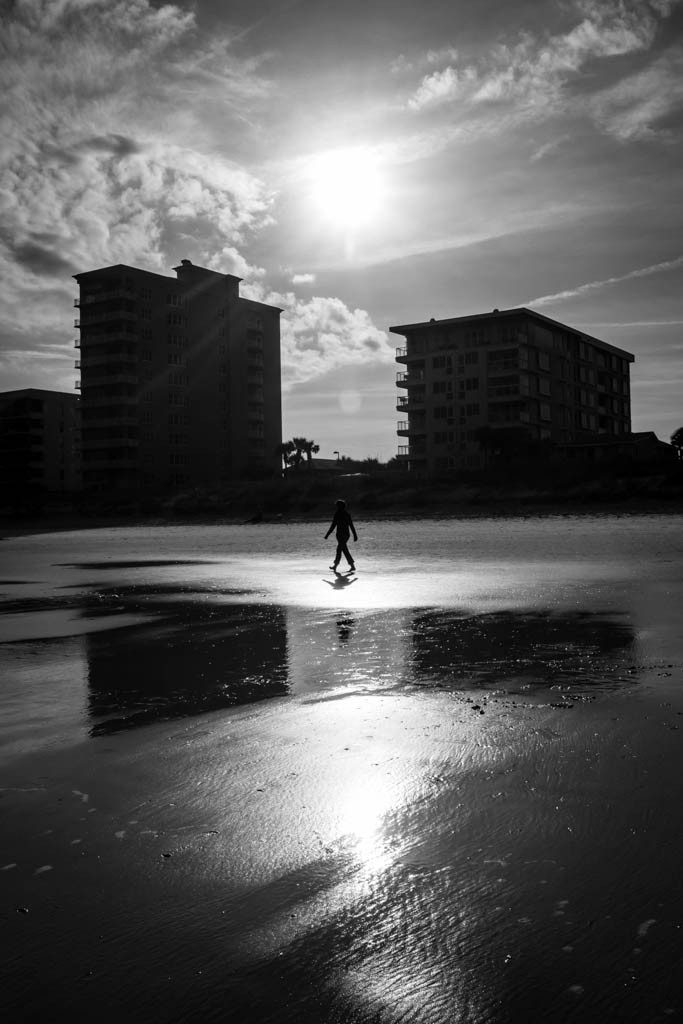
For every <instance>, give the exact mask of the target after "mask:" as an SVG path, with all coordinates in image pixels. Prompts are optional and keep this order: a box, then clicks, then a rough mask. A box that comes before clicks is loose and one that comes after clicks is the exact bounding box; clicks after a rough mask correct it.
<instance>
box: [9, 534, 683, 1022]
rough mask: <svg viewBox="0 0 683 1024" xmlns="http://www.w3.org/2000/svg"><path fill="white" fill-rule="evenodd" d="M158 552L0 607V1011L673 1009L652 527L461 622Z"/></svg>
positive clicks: (476, 603) (325, 583) (682, 736)
mask: <svg viewBox="0 0 683 1024" xmlns="http://www.w3.org/2000/svg"><path fill="white" fill-rule="evenodd" d="M672 555H674V556H675V557H673V558H672V557H671V556H672ZM643 557H644V556H643ZM648 557H650V556H648ZM653 557H654V556H653ZM22 559H25V561H24V562H23V563H22V564H24V567H25V569H26V570H27V571H26V573H25V577H30V578H31V579H33V580H35V579H37V578H38V576H37V575H36V563H35V562H33V563H32V562H31V560H30V558H29V557H28V555H26V554H22ZM169 561H170V560H165V559H164V557H163V552H162V553H161V554H160V557H159V558H158V559H157V561H156V566H155V565H154V562H153V560H152V558H151V557H150V559H149V560H148V563H147V567H146V568H144V571H143V574H142V575H140V573H139V563H135V565H134V564H133V563H134V560H131V561H130V562H129V563H126V565H125V566H124V568H120V567H119V568H116V567H115V565H114V563H112V562H111V561H110V563H109V569H110V571H109V574H108V575H107V572H105V571H103V570H102V568H101V566H100V568H99V569H98V568H97V564H96V563H95V562H94V561H91V563H90V564H89V565H88V566H87V567H85V568H84V567H83V566H81V567H80V569H79V570H78V573H80V575H76V576H74V575H73V573H74V570H68V571H67V570H65V569H62V570H59V572H58V573H57V575H55V574H54V573H55V572H56V570H54V565H55V564H56V563H55V562H54V561H49V562H48V561H47V560H46V561H45V562H44V566H43V568H44V569H45V573H44V578H46V577H49V578H50V587H49V588H47V590H46V592H45V593H46V597H45V599H44V600H43V603H42V605H41V603H40V600H39V599H38V598H37V597H36V596H35V592H34V591H31V590H30V587H29V590H28V591H22V593H24V594H25V595H26V594H28V596H25V597H24V598H23V599H20V598H18V597H17V596H16V594H17V593H18V591H16V590H14V591H12V593H13V594H14V595H15V596H14V597H9V596H8V594H9V590H8V591H6V595H5V596H6V600H7V602H8V604H7V608H8V609H10V613H9V614H8V615H7V616H6V618H5V626H4V628H5V629H6V630H9V632H10V634H11V630H14V637H15V639H14V641H11V637H10V642H6V643H5V644H2V645H0V663H1V664H2V667H3V669H4V671H3V677H4V683H3V687H4V689H3V697H2V699H3V710H4V712H5V719H4V721H5V726H4V727H3V733H2V736H3V740H4V745H3V759H2V763H1V765H2V791H1V792H0V813H1V814H2V823H3V829H2V838H1V840H0V898H1V900H2V902H1V904H0V912H1V920H2V930H3V941H4V953H3V965H4V976H5V978H4V981H3V990H2V991H3V1005H4V1019H7V1020H11V1021H15V1020H16V1021H19V1020H22V1021H23V1020H49V1019H53V1018H55V1019H57V1018H58V1017H59V1016H60V1015H62V1016H64V1017H65V1018H69V1017H70V1018H71V1019H72V1020H81V1019H83V1020H85V1019H88V1020H90V1019H92V1018H95V1019H96V1020H101V1021H109V1020H111V1021H114V1020H116V1021H264V1022H267V1021H268V1022H270V1021H272V1022H289V1021H297V1022H299V1021H301V1022H316V1021H320V1022H323V1021H330V1022H339V1024H342V1022H344V1024H345V1022H358V1024H366V1022H367V1024H369V1022H382V1024H384V1022H386V1024H394V1022H398V1021H407V1022H413V1021H414V1022H430V1024H431V1022H438V1024H440V1022H484V1021H495V1022H498V1021H500V1022H508V1021H509V1022H517V1021H525V1022H526V1021H546V1020H547V1021H577V1022H579V1021H580V1022H584V1021H587V1022H593V1021H595V1022H602V1021H633V1022H636V1021H637V1022H648V1024H649V1022H656V1021H666V1020H676V1019H681V1018H682V1017H683V998H682V992H683V976H682V975H681V970H680V968H681V950H682V949H683V943H682V941H681V940H682V934H681V931H682V926H683V892H682V883H681V865H682V864H683V820H682V819H681V814H680V808H681V806H682V801H683V771H682V768H683V745H682V744H683V690H682V689H681V684H682V683H683V668H682V665H683V638H682V637H681V628H680V613H679V612H680V607H681V606H683V602H681V600H680V599H681V597H683V580H682V579H681V572H680V562H679V561H678V552H677V551H673V550H672V545H671V538H670V537H669V538H668V542H667V543H666V544H664V545H663V546H662V555H661V558H660V559H659V561H657V559H656V558H655V559H654V561H653V562H652V563H651V568H652V571H651V573H650V574H649V575H648V574H647V573H644V572H643V571H642V565H641V566H640V568H639V571H638V573H633V574H631V575H629V574H628V573H626V572H622V573H621V574H615V572H614V569H613V567H612V568H609V567H607V568H605V569H604V572H601V571H599V570H598V569H596V566H595V563H592V565H591V569H590V572H588V569H586V572H583V573H582V572H578V571H577V572H575V573H574V574H573V575H572V573H571V572H570V571H569V570H567V569H562V568H561V565H560V562H557V561H556V562H555V563H554V566H553V562H552V557H547V558H546V564H548V565H551V566H553V572H550V573H549V574H548V575H547V576H544V574H543V572H541V570H540V569H539V568H538V567H536V569H535V570H534V572H531V571H530V570H527V575H529V576H530V578H531V579H532V583H531V584H530V585H529V586H527V587H526V589H525V588H524V587H523V586H522V585H521V584H520V583H519V580H518V581H517V583H516V584H515V583H514V581H512V577H511V576H510V575H508V576H505V575H503V576H500V574H499V577H498V582H497V584H495V585H494V582H493V576H492V575H489V577H488V581H486V580H484V582H483V583H482V580H481V577H482V575H485V573H483V570H482V572H481V573H480V574H479V578H478V581H477V584H476V586H475V583H474V582H473V581H474V578H475V577H474V575H472V576H471V577H470V578H469V583H468V582H467V579H466V574H465V573H463V575H462V578H461V580H460V585H461V588H462V590H463V592H464V591H465V590H466V589H467V587H468V586H469V587H470V591H469V593H468V594H467V595H466V599H465V598H463V601H464V604H463V606H462V607H457V606H456V604H455V603H454V599H453V598H452V597H449V598H448V600H445V597H446V596H447V595H446V594H445V589H444V588H445V583H444V577H441V576H439V566H438V564H437V563H434V564H432V565H431V567H430V571H429V572H428V573H427V576H428V577H430V578H431V579H432V583H431V584H429V583H426V582H425V580H424V579H422V582H420V578H421V577H420V574H422V575H424V567H420V565H417V566H413V568H412V569H411V570H410V572H409V571H408V570H407V569H405V566H404V567H403V570H402V571H401V573H398V572H397V573H396V575H395V578H394V583H393V594H394V598H395V600H394V602H393V604H394V605H395V606H394V607H382V606H380V604H379V603H378V601H377V600H366V601H365V606H364V599H363V597H362V595H363V593H365V594H366V595H368V594H372V593H374V594H375V596H376V595H377V594H378V593H379V592H380V591H381V586H380V582H378V581H380V577H381V571H382V570H381V569H380V568H379V567H378V566H376V565H373V564H367V566H366V573H367V579H366V584H367V586H366V590H365V591H364V590H363V578H362V576H359V579H358V581H357V582H356V583H354V584H351V583H350V582H348V583H342V584H341V585H338V583H337V581H336V580H335V578H334V577H332V576H331V574H329V573H328V574H327V576H325V578H324V580H323V579H322V577H321V575H318V576H317V577H316V578H317V579H318V581H319V582H320V589H319V594H320V595H324V596H320V597H319V599H318V600H317V601H307V602H306V604H305V605H302V606H297V605H296V604H295V603H292V602H289V603H287V602H284V598H283V594H284V593H285V591H286V592H287V593H289V592H290V589H288V588H291V586H292V584H291V579H292V576H296V574H297V572H298V571H299V570H300V569H301V564H300V562H297V561H296V559H293V560H292V562H291V564H290V575H289V576H286V574H284V573H282V574H281V566H280V568H278V582H277V585H275V584H273V585H272V587H271V589H270V590H268V589H267V588H266V589H263V588H264V587H265V584H264V582H263V580H264V577H263V576H262V575H259V573H258V572H256V570H254V572H253V573H252V580H251V582H252V588H251V590H250V593H249V594H247V593H246V591H247V590H249V589H250V588H249V587H247V586H246V583H247V582H248V580H247V576H248V572H247V570H245V568H244V566H243V565H241V563H240V564H239V565H238V564H237V563H235V566H233V569H234V571H233V572H232V573H231V574H229V575H230V576H231V579H232V584H233V585H232V588H229V587H227V586H226V585H225V577H222V583H221V586H220V587H217V584H216V581H217V575H216V574H217V573H218V570H217V569H216V567H215V566H211V565H209V566H208V567H205V568H204V569H201V570H200V568H199V566H200V564H201V563H200V560H199V559H198V560H197V562H196V563H195V567H194V568H193V570H192V571H193V572H195V573H199V572H200V571H201V572H202V573H204V576H203V577H202V579H203V584H202V586H200V585H199V583H198V581H197V579H196V578H194V577H193V582H192V584H191V586H190V585H189V584H188V582H187V571H189V570H187V571H186V568H182V564H183V563H182V560H179V561H178V563H177V564H176V566H175V568H174V567H173V566H170V565H169V564H168V562H169ZM102 564H104V563H102ZM122 564H123V563H121V562H119V563H118V565H119V566H121V565H122ZM278 564H280V563H278ZM562 564H564V563H562ZM666 565H668V569H667V568H665V566H666ZM136 566H137V568H136ZM49 567H53V568H49ZM48 570H49V571H48ZM270 571H271V572H272V569H271V570H270ZM487 571H488V572H489V574H490V573H492V570H491V569H490V567H489V570H487ZM50 573H52V575H50ZM65 573H66V575H65ZM69 573H71V575H69ZM130 573H133V576H131V575H130ZM136 573H137V574H138V575H135V574H136ZM410 573H413V575H412V576H411V575H410ZM373 574H374V579H375V583H374V584H373V583H372V579H373ZM513 575H514V574H513ZM14 577H15V581H16V580H18V579H19V575H18V573H17V572H15V573H14ZM607 577H608V578H609V585H606V584H605V579H606V578H607ZM283 579H284V580H285V582H282V580H283ZM68 580H71V582H70V583H69V582H68ZM136 580H137V582H136ZM85 581H87V582H88V586H86V585H85ZM212 581H213V582H212ZM434 581H436V582H434ZM511 581H512V582H511ZM29 583H30V580H29ZM76 584H77V585H76ZM7 586H8V587H9V589H10V590H11V586H10V585H9V584H8V585H7ZM16 586H28V583H27V584H21V585H19V584H16V582H15V587H16ZM373 586H374V587H375V589H374V591H373V590H372V587H373ZM429 586H434V587H436V589H437V591H438V593H439V594H440V595H441V597H442V598H444V601H443V602H442V603H441V604H439V602H438V600H436V599H435V600H433V602H432V603H429V602H425V597H424V595H425V592H426V590H428V589H429ZM477 586H478V587H479V590H477V589H476V587H477ZM496 586H498V587H499V589H500V590H501V592H500V593H498V592H497V591H496V593H498V596H497V597H496V598H495V600H494V597H495V594H494V591H495V589H496ZM212 587H213V589H212ZM401 587H408V589H409V590H410V592H411V593H413V594H415V595H417V596H416V597H415V600H416V601H417V599H418V597H419V598H420V600H419V602H418V604H419V607H415V606H409V605H406V604H405V603H401V602H399V601H398V600H397V597H396V595H397V594H398V592H399V591H400V589H401ZM50 588H51V589H50ZM69 588H71V590H72V591H74V590H75V591H76V592H77V594H78V601H79V602H80V605H78V606H77V605H76V604H74V603H73V601H72V598H71V597H70V591H69ZM259 588H261V589H259ZM283 588H285V589H284V590H283ZM295 589H296V588H295ZM230 591H232V592H230ZM237 591H239V593H237ZM503 591H505V593H507V594H508V598H509V600H508V601H507V602H505V601H502V592H503ZM316 593H317V592H316ZM550 593H553V594H554V595H555V601H554V604H553V605H552V607H550V605H549V595H550ZM31 594H33V597H31ZM259 594H260V595H261V596H260V597H259V596H258V595H259ZM274 594H275V596H277V598H278V601H280V602H281V603H276V602H275V601H274V600H273V596H274ZM534 594H535V595H536V598H537V599H534V596H533V595H534ZM55 595H57V596H58V600H57V601H56V602H54V601H53V598H55ZM88 595H89V596H88ZM94 595H97V597H95V596H94ZM255 595H256V596H255ZM477 595H478V596H477ZM437 596H438V595H437V594H436V593H434V594H432V597H433V598H436V597H437ZM10 600H11V601H13V602H14V603H13V604H10V603H9V602H10ZM22 600H23V601H24V604H22V603H21V601H22ZM31 602H33V603H31ZM282 602H284V603H282ZM539 602H540V604H539ZM386 603H389V604H391V602H389V601H388V599H387V601H386V602H385V604H386ZM465 606H467V609H469V610H467V609H466V608H465ZM77 607H80V608H81V610H82V611H83V610H85V612H86V615H85V617H81V618H80V619H79V618H78V617H77V615H76V612H77ZM41 615H42V616H43V618H42V619H41V618H40V616H41ZM45 616H47V618H45ZM8 623H9V625H8ZM78 623H80V625H81V626H82V627H83V629H82V631H81V632H80V633H78V627H77V624H78ZM114 627H116V628H114ZM31 630H33V632H31ZM41 631H42V633H43V634H49V635H50V636H51V637H52V639H50V640H41V639H37V634H40V633H41ZM75 634H78V635H75ZM22 635H23V636H24V637H25V639H23V640H21V639H19V638H20V636H22ZM7 639H8V637H7V636H5V640H7ZM278 666H279V668H278ZM193 673H194V675H193ZM190 677H192V678H190ZM48 684H51V686H49V687H48ZM49 694H51V696H48V695H49ZM259 697H268V698H269V699H264V700H256V698H259ZM254 700H256V702H253V701H254ZM243 701H247V703H243ZM205 709H208V710H205ZM160 718H161V720H159V719H160Z"/></svg>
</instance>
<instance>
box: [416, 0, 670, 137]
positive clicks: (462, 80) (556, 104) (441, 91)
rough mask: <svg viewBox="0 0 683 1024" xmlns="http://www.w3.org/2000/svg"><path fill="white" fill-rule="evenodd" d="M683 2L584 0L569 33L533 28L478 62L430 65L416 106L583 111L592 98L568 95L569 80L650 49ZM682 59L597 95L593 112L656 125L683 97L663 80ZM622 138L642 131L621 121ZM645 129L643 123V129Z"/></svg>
mask: <svg viewBox="0 0 683 1024" xmlns="http://www.w3.org/2000/svg"><path fill="white" fill-rule="evenodd" d="M679 3H680V0H649V2H647V0H644V2H637V3H636V2H635V0H600V2H598V0H592V2H591V0H584V2H578V3H576V4H575V11H576V15H577V18H578V19H580V20H578V22H577V23H576V24H575V25H574V26H573V27H572V28H571V29H570V30H569V31H566V32H564V33H559V34H555V35H548V36H545V37H542V36H540V35H535V34H532V33H530V32H526V33H524V34H522V35H521V36H520V37H519V38H518V39H517V40H516V41H515V42H513V43H502V44H499V45H497V46H495V47H493V48H492V49H491V50H489V51H488V53H487V54H486V55H485V56H484V57H482V58H481V59H480V60H478V61H476V62H474V63H469V64H468V63H463V62H460V61H458V62H456V61H453V62H451V63H449V64H447V65H446V66H445V67H440V68H438V69H437V70H435V71H430V72H429V73H428V74H425V75H424V76H423V78H422V79H421V81H420V83H419V84H418V86H417V87H416V88H415V90H414V91H413V93H412V94H411V95H410V96H409V97H408V99H407V101H406V106H407V108H408V109H410V110H412V111H414V112H421V111H424V110H430V109H433V108H435V107H439V106H443V105H446V104H453V103H457V105H458V112H459V116H460V117H461V118H471V117H473V116H474V114H475V111H476V108H478V107H482V106H488V107H490V106H492V105H498V106H499V105H505V106H508V107H510V106H513V107H514V108H515V111H516V115H517V117H518V118H519V117H523V118H525V119H533V118H541V117H546V116H548V115H550V114H552V113H555V112H557V111H558V110H561V109H565V108H567V107H569V106H572V104H573V106H574V108H575V109H576V110H579V111H583V110H585V109H586V104H585V103H584V102H583V101H582V100H580V99H577V100H575V101H574V99H573V98H572V97H570V96H569V95H568V94H567V91H566V87H567V85H568V84H569V83H573V82H578V80H579V75H580V74H581V72H582V71H583V70H584V69H585V67H586V65H587V64H588V63H589V62H590V61H595V60H602V59H605V58H613V57H618V56H625V55H628V54H636V53H641V52H645V51H647V50H649V49H650V48H651V47H652V44H653V42H654V40H655V38H656V35H657V31H658V27H659V24H660V22H661V20H662V19H663V18H666V17H668V16H669V15H670V13H671V12H672V10H673V8H674V7H675V6H676V5H678V4H679ZM676 69H677V64H676V65H673V66H669V65H667V64H666V61H664V62H663V64H662V67H661V68H659V69H658V70H657V69H655V70H654V72H653V73H652V74H650V73H648V72H645V73H643V75H640V76H636V77H634V79H633V80H631V81H627V82H624V83H623V84H620V85H618V86H616V87H615V88H614V89H613V90H608V91H605V92H604V93H602V94H601V95H599V96H598V97H596V100H595V103H594V104H592V105H591V104H589V105H588V108H587V109H588V112H589V113H590V114H591V115H592V116H593V117H594V119H595V120H596V122H597V123H598V124H600V125H601V126H605V127H609V130H611V131H612V132H613V133H614V134H618V133H619V130H618V128H617V127H616V124H617V122H618V120H619V119H618V117H617V114H618V113H619V111H620V110H621V112H622V113H626V112H630V114H631V118H632V120H633V121H634V122H635V123H637V124H638V125H639V126H642V125H650V124H651V123H652V122H653V121H655V120H656V119H657V118H659V117H661V116H663V115H664V114H665V113H666V112H668V111H669V110H670V109H672V107H673V106H674V105H677V104H678V103H680V102H681V100H682V97H681V95H680V91H679V89H678V88H673V89H672V90H669V94H668V96H667V97H662V96H660V95H658V92H659V85H660V84H665V83H666V81H667V80H669V79H671V84H672V85H673V79H674V76H675V74H676ZM679 81H680V75H679ZM621 121H622V123H623V124H624V128H623V130H622V131H621V136H622V137H624V138H625V137H631V136H634V135H636V134H637V132H638V130H639V129H635V128H633V127H629V124H628V119H627V118H626V119H624V118H622V119H621ZM640 130H642V128H641V129H640Z"/></svg>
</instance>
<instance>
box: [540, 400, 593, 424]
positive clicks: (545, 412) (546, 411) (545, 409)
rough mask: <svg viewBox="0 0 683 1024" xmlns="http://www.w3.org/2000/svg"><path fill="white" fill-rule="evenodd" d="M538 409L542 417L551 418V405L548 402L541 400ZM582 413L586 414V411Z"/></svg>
mask: <svg viewBox="0 0 683 1024" xmlns="http://www.w3.org/2000/svg"><path fill="white" fill-rule="evenodd" d="M538 411H539V417H540V419H542V420H549V419H550V406H549V405H548V404H547V403H546V402H541V404H540V406H539V410H538ZM582 415H585V413H582Z"/></svg>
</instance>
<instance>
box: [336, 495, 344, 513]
mask: <svg viewBox="0 0 683 1024" xmlns="http://www.w3.org/2000/svg"><path fill="white" fill-rule="evenodd" d="M343 508H346V502H345V501H344V499H343V498H337V509H338V510H339V511H340V512H341V510H342V509H343Z"/></svg>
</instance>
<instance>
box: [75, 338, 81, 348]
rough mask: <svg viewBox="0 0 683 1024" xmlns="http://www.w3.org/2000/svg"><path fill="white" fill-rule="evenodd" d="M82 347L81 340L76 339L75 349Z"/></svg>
mask: <svg viewBox="0 0 683 1024" xmlns="http://www.w3.org/2000/svg"><path fill="white" fill-rule="evenodd" d="M80 347H81V342H80V338H74V348H80Z"/></svg>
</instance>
